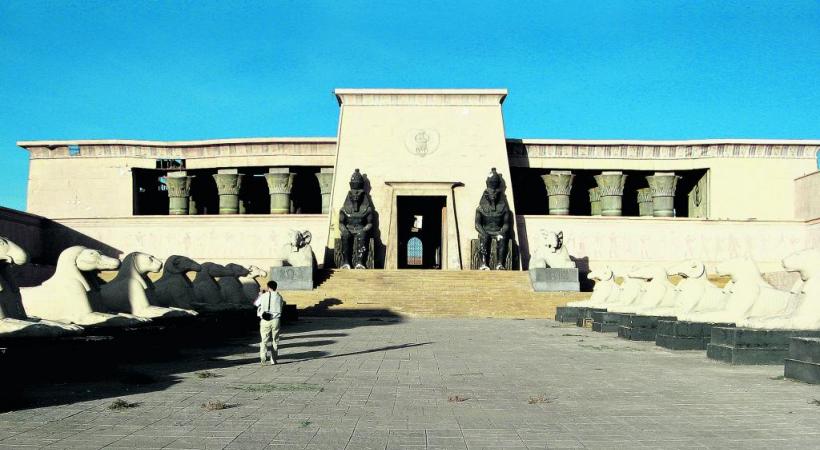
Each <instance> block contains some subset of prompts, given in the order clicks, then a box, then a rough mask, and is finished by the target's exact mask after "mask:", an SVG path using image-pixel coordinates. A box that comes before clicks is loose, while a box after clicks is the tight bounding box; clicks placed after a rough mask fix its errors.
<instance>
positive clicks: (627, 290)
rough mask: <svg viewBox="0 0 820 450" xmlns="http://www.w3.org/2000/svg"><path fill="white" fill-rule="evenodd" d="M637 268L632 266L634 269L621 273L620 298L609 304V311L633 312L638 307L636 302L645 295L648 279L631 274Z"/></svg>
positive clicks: (607, 308)
mask: <svg viewBox="0 0 820 450" xmlns="http://www.w3.org/2000/svg"><path fill="white" fill-rule="evenodd" d="M635 270H638V269H637V268H632V270H630V271H628V272H626V273H623V274H622V275H621V279H622V281H621V284H620V285H619V286H618V298H617V299H616V300H615V301H614V302H613V303H612V304H610V305H607V307H606V310H607V311H609V312H632V310H634V309H635V308H636V306H635V304H636V302H637V301H638V300H639V299H640V298H641V295H643V292H644V286H645V285H646V280H645V279H643V278H638V277H633V276H631V275H632V272H633V271H635ZM616 275H617V274H616Z"/></svg>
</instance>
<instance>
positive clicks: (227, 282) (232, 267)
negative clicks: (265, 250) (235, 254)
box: [217, 263, 253, 308]
mask: <svg viewBox="0 0 820 450" xmlns="http://www.w3.org/2000/svg"><path fill="white" fill-rule="evenodd" d="M225 269H226V270H228V271H229V272H230V275H225V276H223V277H220V278H219V281H218V282H217V284H219V293H220V295H222V300H223V301H225V303H227V304H230V305H233V306H234V307H235V308H253V304H252V303H250V302H248V300H247V298H246V297H245V289H244V288H243V287H242V282H241V281H239V277H245V276H248V274H249V273H250V270H248V269H247V268H245V267H243V266H240V265H239V264H234V263H230V264H226V265H225Z"/></svg>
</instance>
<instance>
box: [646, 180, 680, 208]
mask: <svg viewBox="0 0 820 450" xmlns="http://www.w3.org/2000/svg"><path fill="white" fill-rule="evenodd" d="M679 178H680V177H679V176H677V175H675V172H655V174H654V175H649V176H648V177H646V181H647V182H648V183H649V189H651V191H652V215H653V216H655V217H675V188H676V187H677V185H678V179H679Z"/></svg>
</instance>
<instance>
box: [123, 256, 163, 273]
mask: <svg viewBox="0 0 820 450" xmlns="http://www.w3.org/2000/svg"><path fill="white" fill-rule="evenodd" d="M129 257H130V259H131V260H132V261H133V262H132V264H133V265H134V268H135V269H136V270H137V272H139V273H148V272H151V273H157V272H159V271H160V270H162V261H160V260H159V259H157V258H155V257H153V256H151V255H149V254H147V253H140V252H134V253H131V254H129V255H128V256H126V257H125V259H123V266H124V265H125V262H126V261H128V260H129Z"/></svg>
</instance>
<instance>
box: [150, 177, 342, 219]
mask: <svg viewBox="0 0 820 450" xmlns="http://www.w3.org/2000/svg"><path fill="white" fill-rule="evenodd" d="M244 176H245V175H244V174H241V173H239V170H238V169H219V170H218V171H217V173H215V174H214V175H213V177H214V181H215V182H216V190H217V193H218V194H219V214H241V213H244V211H242V206H241V204H240V201H239V190H240V189H241V188H242V178H243V177H244ZM295 176H296V174H295V173H291V172H290V169H288V168H287V167H271V168H270V169H268V173H266V174H265V181H266V182H267V185H268V193H269V194H270V213H271V214H290V193H291V189H292V188H293V178H294V177H295ZM315 176H316V179H317V180H318V181H319V190H320V192H321V194H322V214H327V213H328V211H329V210H330V191H331V187H332V184H333V168H332V167H331V168H322V169H320V172H319V173H317V174H315ZM193 178H194V176H193V175H188V174H187V172H169V173H168V176H167V177H166V186H167V192H168V213H169V214H171V215H190V214H196V213H197V211H196V205H194V204H193V201H192V199H191V180H192V179H193Z"/></svg>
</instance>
